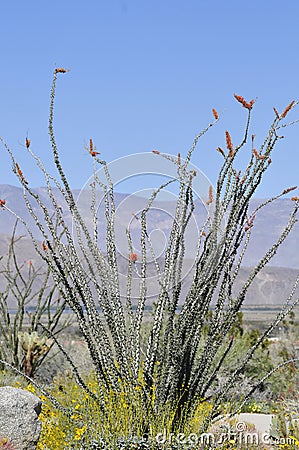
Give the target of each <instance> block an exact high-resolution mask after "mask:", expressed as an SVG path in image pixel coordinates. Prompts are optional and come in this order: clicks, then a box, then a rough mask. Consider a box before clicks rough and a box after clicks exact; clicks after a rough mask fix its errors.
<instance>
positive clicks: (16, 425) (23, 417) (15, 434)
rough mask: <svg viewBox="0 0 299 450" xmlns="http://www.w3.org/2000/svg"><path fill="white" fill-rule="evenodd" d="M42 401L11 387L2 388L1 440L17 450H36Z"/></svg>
mask: <svg viewBox="0 0 299 450" xmlns="http://www.w3.org/2000/svg"><path fill="white" fill-rule="evenodd" d="M41 404H42V403H41V400H40V399H39V398H38V397H36V396H35V395H34V394H32V393H31V392H28V391H24V390H22V389H17V388H14V387H10V386H5V387H1V388H0V438H1V437H2V438H6V439H8V441H9V442H10V443H11V444H12V445H13V446H14V448H15V449H16V450H35V449H36V445H37V442H38V439H39V436H40V432H41V422H40V421H39V419H38V416H39V414H40V411H41Z"/></svg>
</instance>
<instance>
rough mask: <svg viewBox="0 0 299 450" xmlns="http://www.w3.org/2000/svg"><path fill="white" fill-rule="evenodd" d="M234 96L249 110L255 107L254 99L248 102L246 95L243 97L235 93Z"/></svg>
mask: <svg viewBox="0 0 299 450" xmlns="http://www.w3.org/2000/svg"><path fill="white" fill-rule="evenodd" d="M234 97H235V99H236V100H237V101H238V102H239V103H241V105H242V106H243V107H244V108H246V109H249V110H250V109H252V107H253V105H254V103H255V101H254V100H250V102H246V100H245V99H244V97H242V95H237V94H234Z"/></svg>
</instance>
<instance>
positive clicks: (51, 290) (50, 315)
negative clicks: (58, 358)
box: [0, 222, 70, 377]
mask: <svg viewBox="0 0 299 450" xmlns="http://www.w3.org/2000/svg"><path fill="white" fill-rule="evenodd" d="M23 237H24V236H17V222H16V223H15V226H14V228H13V232H12V236H11V238H10V242H9V245H8V249H7V250H8V251H7V255H6V256H5V257H3V258H2V260H1V264H0V274H1V276H2V278H3V281H4V285H5V290H4V292H0V314H1V318H0V340H1V347H0V359H2V360H5V361H6V362H8V363H9V364H11V365H12V366H13V367H15V368H16V369H18V370H21V371H23V372H24V373H25V374H26V375H29V376H30V377H32V376H34V374H35V372H36V370H37V369H38V367H39V366H40V365H41V364H42V362H43V361H44V359H45V357H46V356H47V354H48V353H49V351H50V349H51V348H52V346H53V343H54V341H52V342H50V341H49V342H48V343H47V342H46V341H47V337H46V336H47V333H46V332H45V330H44V329H43V328H41V326H40V322H42V324H43V325H44V326H45V328H46V329H47V330H49V331H51V333H53V334H55V335H56V334H58V333H61V332H62V331H63V330H64V329H65V328H66V327H67V326H68V325H69V324H70V320H69V318H67V316H65V318H63V313H64V311H65V306H66V302H65V300H64V299H62V298H61V297H60V296H59V295H57V288H56V286H55V285H54V284H53V282H51V272H50V270H49V268H48V267H35V264H34V263H33V261H31V260H27V261H25V262H24V258H23V257H22V258H20V255H19V253H20V252H17V251H16V246H17V245H18V243H20V241H21V240H22V239H23ZM31 341H32V342H31Z"/></svg>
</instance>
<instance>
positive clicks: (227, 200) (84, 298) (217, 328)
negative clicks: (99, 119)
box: [1, 68, 299, 433]
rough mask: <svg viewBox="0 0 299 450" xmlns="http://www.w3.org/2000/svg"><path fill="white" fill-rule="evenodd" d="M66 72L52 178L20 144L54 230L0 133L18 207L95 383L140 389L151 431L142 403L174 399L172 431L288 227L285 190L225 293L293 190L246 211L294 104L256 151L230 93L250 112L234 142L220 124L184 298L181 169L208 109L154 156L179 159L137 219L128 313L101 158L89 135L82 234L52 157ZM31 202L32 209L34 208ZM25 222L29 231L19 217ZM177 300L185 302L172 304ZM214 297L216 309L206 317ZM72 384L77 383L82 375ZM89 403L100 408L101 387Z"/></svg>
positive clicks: (187, 176) (211, 371) (187, 189)
mask: <svg viewBox="0 0 299 450" xmlns="http://www.w3.org/2000/svg"><path fill="white" fill-rule="evenodd" d="M65 72H67V70H66V69H64V68H57V69H55V71H54V77H53V84H52V91H51V102H50V115H49V135H50V141H51V145H52V151H53V157H54V162H55V165H56V168H57V170H58V173H59V177H60V178H59V180H58V179H56V178H54V177H53V176H52V175H51V174H49V172H48V171H47V169H46V167H45V166H44V164H43V162H42V161H41V159H40V158H39V157H38V156H37V155H36V154H35V153H34V152H33V150H32V148H31V143H30V141H29V139H28V138H27V139H26V147H27V150H28V152H29V153H30V155H31V156H32V157H33V158H34V159H35V160H36V162H37V165H38V167H39V168H40V170H41V171H42V173H43V175H44V177H45V183H46V186H47V190H48V195H49V199H50V201H51V204H52V208H53V209H54V211H55V220H56V221H57V223H59V229H58V230H57V229H56V228H55V226H54V225H55V224H54V218H53V216H52V215H51V214H50V212H49V210H48V208H47V207H46V206H45V204H44V203H43V201H42V199H41V198H40V196H39V195H38V194H37V193H36V192H35V191H34V189H33V188H32V187H31V186H30V182H29V179H27V175H26V176H25V175H24V174H23V172H22V170H21V168H20V166H19V164H18V162H17V160H16V158H15V156H14V153H13V152H12V151H11V150H10V148H9V147H8V145H7V144H6V143H5V142H4V141H3V140H2V143H3V144H4V147H5V148H6V150H7V151H8V153H9V155H10V157H11V160H12V164H13V170H14V172H15V174H16V175H17V177H18V179H19V181H20V183H21V185H22V186H23V188H24V198H25V202H26V206H27V208H28V211H29V213H30V214H31V216H32V217H33V218H34V220H35V224H36V226H37V228H38V229H39V231H40V233H41V236H42V240H43V242H42V244H41V243H40V241H38V240H37V239H36V238H35V237H34V234H33V232H32V230H31V229H30V228H28V227H27V229H28V233H29V235H30V236H31V238H32V241H33V243H34V246H35V249H36V251H37V253H38V254H39V255H40V256H41V258H42V259H43V260H44V261H45V262H46V263H47V265H48V267H49V270H50V271H51V274H52V276H53V279H54V280H55V282H56V284H57V287H58V289H59V291H60V294H61V296H62V298H64V299H65V301H66V302H67V303H68V305H69V306H70V307H71V308H72V310H73V312H74V313H75V315H76V317H77V320H78V324H79V327H80V330H81V333H82V336H83V337H84V339H85V340H86V343H87V345H88V350H89V353H90V356H91V359H92V361H93V364H94V367H95V371H96V374H97V377H98V380H99V384H100V385H101V386H103V384H105V385H106V386H107V389H113V391H114V392H120V391H123V390H127V391H128V394H130V395H134V390H135V389H136V387H138V386H139V387H140V388H141V389H142V390H143V399H144V432H145V433H146V432H148V431H149V429H150V423H148V420H149V419H148V417H150V415H149V412H150V410H154V411H155V412H158V411H159V409H160V408H164V407H165V404H169V403H170V404H172V405H173V408H174V410H175V414H172V416H171V417H170V418H169V420H170V422H172V428H173V430H175V429H176V430H178V429H179V428H180V426H182V424H183V423H184V420H185V419H186V418H187V417H189V416H190V415H192V413H193V411H194V408H195V407H196V405H197V404H198V402H199V401H202V400H203V399H205V398H207V396H209V395H210V394H209V393H210V392H212V390H211V388H212V387H213V385H214V384H215V383H216V382H217V376H218V374H220V373H221V370H222V367H223V364H224V362H225V359H226V356H227V355H228V354H229V352H230V349H231V348H232V346H233V336H231V329H232V327H233V325H234V323H235V321H236V320H237V317H238V312H239V311H240V308H241V307H242V304H243V302H244V299H245V296H246V292H247V290H248V288H249V287H250V285H251V284H252V282H253V280H254V279H255V277H256V275H257V274H258V273H259V272H260V271H261V269H262V268H263V267H264V266H265V265H266V264H267V263H269V261H270V260H271V258H272V257H273V256H274V255H275V253H276V252H277V250H278V248H279V246H280V245H281V244H282V243H283V242H284V240H285V239H286V238H287V236H288V234H289V233H290V232H291V230H292V228H293V227H294V224H295V222H296V214H297V211H298V207H299V197H295V196H294V197H292V200H293V208H292V209H291V211H290V216H289V220H288V222H287V223H286V225H285V228H284V230H283V231H282V233H281V236H280V237H279V239H278V240H277V241H276V242H275V243H274V244H273V245H272V247H271V248H269V250H268V251H267V252H266V254H265V255H264V257H263V258H262V259H261V260H260V261H259V262H258V264H257V265H256V266H255V267H254V268H253V269H252V271H251V273H250V275H249V277H248V279H247V280H246V281H245V282H244V284H243V286H242V287H241V289H240V290H239V292H237V293H235V292H233V287H234V286H235V281H236V277H237V275H238V273H239V269H240V267H241V263H242V260H243V258H244V255H245V253H246V250H247V247H248V243H249V241H250V237H251V231H252V228H253V227H254V220H255V217H256V215H257V214H260V212H261V210H262V209H263V208H264V207H265V206H266V205H267V204H269V203H271V202H274V201H275V200H276V199H278V198H280V197H282V196H283V195H286V194H288V193H289V192H291V191H292V190H294V189H295V188H294V187H292V188H287V189H285V190H284V191H283V192H282V193H280V194H278V195H277V196H275V197H273V198H271V199H269V200H267V201H265V202H264V203H263V204H261V205H260V206H259V207H258V208H256V210H255V211H251V212H250V200H251V199H252V197H253V195H254V194H255V192H256V189H257V187H258V186H259V184H260V183H261V182H262V178H263V175H264V174H265V172H266V171H267V169H268V168H269V166H270V163H271V154H272V151H273V149H274V147H275V145H276V144H277V141H278V140H279V139H280V135H279V133H280V130H281V128H282V127H285V126H286V124H284V122H283V121H284V119H285V117H286V116H287V114H288V112H289V111H290V109H292V108H293V107H294V106H295V105H296V104H295V102H291V103H290V104H289V105H288V106H287V107H286V108H285V110H284V111H283V112H282V113H281V114H279V113H278V112H277V111H276V110H275V117H274V120H273V122H272V124H271V126H270V128H269V132H268V134H267V135H266V137H265V139H264V142H263V143H262V145H261V147H260V149H259V150H257V149H256V147H255V139H254V135H252V137H251V139H249V137H248V136H249V127H250V118H251V113H252V108H253V104H254V101H253V100H252V101H250V102H247V101H246V100H245V99H244V98H243V97H241V96H239V95H235V99H236V100H237V101H238V102H239V103H240V104H241V106H242V107H243V108H244V110H245V112H246V113H247V121H246V125H245V132H244V137H243V139H242V142H241V143H240V144H239V145H237V146H235V145H233V143H232V138H231V136H230V133H229V132H228V131H226V133H225V141H226V150H223V149H222V148H220V147H218V149H217V150H218V152H219V153H220V157H221V158H223V163H222V166H221V169H220V172H219V177H218V181H217V186H216V189H215V192H214V191H213V189H212V187H211V188H210V189H209V192H207V197H206V205H207V206H209V210H210V213H209V217H208V219H207V221H206V223H205V225H204V226H203V228H202V229H201V231H200V234H199V236H195V237H194V246H195V247H196V248H197V254H196V257H195V260H194V270H193V274H192V281H191V284H190V287H189V290H188V292H187V295H186V296H185V298H183V299H182V298H181V297H182V272H183V261H184V257H185V244H186V242H185V235H186V230H187V227H188V224H189V222H190V219H191V217H192V214H193V212H194V208H195V203H194V198H193V190H192V185H193V182H194V178H195V177H196V172H195V171H194V170H193V169H190V160H191V157H192V154H193V152H194V151H195V149H196V145H197V142H198V140H199V139H200V138H201V137H202V136H203V135H204V134H206V133H207V132H208V130H209V129H210V128H211V127H213V126H214V125H215V124H216V123H217V122H218V120H219V116H218V113H217V111H216V110H214V109H213V111H212V112H213V116H214V119H213V121H212V122H211V123H210V124H209V125H208V126H207V127H206V128H205V129H204V130H203V131H202V132H201V133H200V134H199V135H198V136H196V138H195V139H194V142H193V145H192V146H191V149H190V150H189V152H188V153H187V155H186V157H185V158H184V159H183V158H181V155H180V154H179V155H178V156H177V157H173V156H169V155H167V154H163V153H160V152H159V151H156V150H155V151H154V153H156V154H157V158H159V157H160V158H161V157H162V158H167V159H170V160H171V161H172V162H173V164H175V165H176V168H177V178H176V179H174V180H170V181H169V182H167V183H165V184H164V185H162V186H160V187H157V189H155V190H154V191H153V193H152V196H151V197H150V199H149V201H148V204H147V206H146V207H145V208H144V209H143V210H142V212H141V214H140V217H139V221H140V224H141V236H140V248H141V256H140V261H138V263H139V269H138V275H139V288H140V289H139V296H138V300H137V305H136V308H135V307H134V305H133V300H132V279H133V274H134V271H135V267H136V264H137V254H136V253H134V251H133V245H132V236H131V234H130V230H127V238H128V259H127V265H128V271H127V295H126V299H125V302H123V301H122V296H121V290H120V277H119V266H118V264H119V262H118V255H117V246H116V236H115V211H116V207H115V198H114V185H113V180H112V178H111V175H110V173H109V169H108V165H107V163H106V161H105V160H104V159H101V158H100V155H99V153H98V152H97V151H96V149H95V147H94V144H93V141H92V139H90V143H89V147H88V149H87V150H88V152H89V154H90V158H91V159H92V160H93V170H94V176H93V182H92V183H91V204H90V216H91V219H92V220H91V222H92V224H93V229H92V231H91V232H90V231H89V228H88V226H87V224H86V221H85V220H84V218H83V217H82V215H81V214H80V211H79V208H78V206H77V204H76V200H75V198H74V195H73V192H72V190H71V188H70V185H69V181H68V179H67V177H66V175H65V172H64V169H63V167H62V165H61V162H60V156H59V151H58V147H57V143H56V139H55V133H54V101H55V90H56V82H57V76H58V75H59V74H61V73H65ZM248 140H249V141H250V142H249V144H248ZM248 147H249V148H248ZM241 150H244V152H247V153H248V155H249V156H248V163H247V165H246V166H245V167H244V169H243V170H242V171H240V172H239V171H238V170H237V169H236V168H235V166H236V161H237V158H238V155H239V153H240V151H241ZM157 164H158V163H157ZM99 167H100V168H102V169H103V170H104V173H105V176H106V181H105V182H103V181H102V180H100V179H99V177H98V172H97V171H98V168H99ZM172 182H176V183H177V184H178V192H179V193H178V196H177V201H176V210H175V214H174V218H173V221H172V226H171V229H170V234H169V239H168V241H167V244H166V249H165V252H164V258H163V261H162V262H161V260H160V261H158V260H157V258H155V252H154V248H153V246H152V243H151V240H150V235H149V233H148V229H147V217H148V214H149V212H150V210H151V208H152V206H153V204H154V202H155V200H156V198H157V196H158V195H159V193H160V192H161V191H162V190H163V189H164V188H165V187H166V186H167V185H168V184H169V183H172ZM97 188H100V189H101V190H102V191H103V192H104V200H105V220H106V248H105V251H103V250H101V248H100V246H99V242H98V233H99V230H98V221H97V210H96V193H97V191H96V190H97ZM54 189H58V191H59V192H60V193H61V194H62V196H63V197H64V199H65V207H64V208H67V212H68V213H69V214H70V215H71V217H72V220H73V232H72V230H71V229H70V228H69V227H68V225H67V223H66V221H65V216H64V214H63V213H62V211H61V208H60V205H59V204H58V202H57V199H56V195H55V192H54ZM1 206H2V208H3V209H9V205H7V204H6V202H5V199H2V204H1ZM37 209H39V211H40V213H41V214H39V215H38V214H37V213H36V211H37ZM19 220H22V219H21V218H20V219H19ZM22 222H23V224H24V225H25V226H26V223H25V222H24V220H22ZM60 232H63V233H64V239H61V238H60ZM148 248H149V249H150V253H151V255H152V256H153V257H154V262H155V269H156V272H157V277H158V282H159V293H158V295H157V298H156V301H155V310H154V313H153V320H152V323H151V325H150V327H151V328H150V333H149V337H148V340H147V343H146V350H145V352H143V351H142V348H141V332H142V328H141V325H142V322H143V320H144V314H145V306H146V302H147V293H148V292H147V288H148V277H147V274H148V252H147V250H148ZM298 281H299V277H298V278H297V280H296V281H295V284H294V287H293V289H292V291H291V293H290V296H289V298H288V299H287V300H286V302H285V304H284V306H283V307H282V309H281V312H280V313H279V314H278V316H277V319H276V320H275V321H274V322H273V323H272V324H271V325H269V327H268V329H267V330H266V331H265V333H264V334H263V335H262V336H261V337H260V339H259V340H258V342H257V343H256V344H255V345H254V347H253V348H252V349H251V350H250V351H249V352H248V354H246V355H245V356H244V358H243V359H242V360H240V361H236V367H235V370H234V371H233V372H232V375H231V376H230V378H229V379H228V380H227V381H226V382H225V383H224V384H223V385H222V386H218V390H217V391H216V393H215V392H214V394H213V402H214V403H213V404H214V407H213V409H212V410H211V415H210V417H209V420H210V419H211V418H212V417H213V416H215V415H216V414H218V412H219V410H218V406H219V404H220V402H221V399H222V398H223V396H224V395H226V394H227V391H228V390H229V387H230V385H231V384H232V383H235V382H236V381H237V379H238V376H239V375H240V374H241V373H242V371H243V370H244V368H245V367H246V364H247V363H248V362H249V361H250V359H251V358H252V356H253V354H254V351H255V350H256V348H257V347H258V345H260V344H261V343H262V342H263V340H264V339H265V338H266V337H267V336H268V335H269V333H270V332H271V330H272V329H273V328H274V327H275V326H276V325H277V324H278V323H279V321H280V320H282V319H283V318H284V317H285V316H286V315H287V314H288V313H289V312H290V310H291V309H292V308H293V306H294V305H295V304H296V303H297V302H298V300H299V299H293V297H294V294H295V290H296V287H297V284H298ZM180 300H181V301H182V308H181V310H180V311H178V308H177V307H178V304H179V301H180ZM213 302H214V308H213V311H212V312H210V310H211V306H212V303H213ZM98 307H100V311H99V308H98ZM208 314H209V315H210V317H211V319H210V320H209V321H207V320H206V318H207V316H208ZM141 379H142V382H141ZM79 381H80V383H81V385H83V386H84V383H83V382H82V380H81V379H80V380H79ZM98 401H99V402H100V403H101V402H102V403H103V404H104V394H103V396H102V397H100V398H99V399H98ZM132 427H134V424H132ZM133 431H134V430H132V432H133Z"/></svg>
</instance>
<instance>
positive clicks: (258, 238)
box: [0, 185, 299, 306]
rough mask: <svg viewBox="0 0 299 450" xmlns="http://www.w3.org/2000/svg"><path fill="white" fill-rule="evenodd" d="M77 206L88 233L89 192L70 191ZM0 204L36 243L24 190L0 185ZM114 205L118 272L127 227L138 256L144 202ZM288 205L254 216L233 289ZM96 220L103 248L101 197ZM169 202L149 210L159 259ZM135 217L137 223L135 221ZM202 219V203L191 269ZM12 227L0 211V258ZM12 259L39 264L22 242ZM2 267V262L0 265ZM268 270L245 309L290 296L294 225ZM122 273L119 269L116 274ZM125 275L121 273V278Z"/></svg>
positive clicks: (298, 237)
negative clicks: (25, 225)
mask: <svg viewBox="0 0 299 450" xmlns="http://www.w3.org/2000/svg"><path fill="white" fill-rule="evenodd" d="M35 192H36V193H37V194H38V195H39V197H40V198H41V199H42V201H43V202H44V203H45V205H46V207H47V208H48V209H49V211H50V213H51V211H52V207H51V202H50V200H49V196H48V193H47V189H46V188H37V189H35ZM73 193H74V196H75V198H76V199H77V203H78V205H79V208H80V211H81V214H82V216H83V217H84V219H85V221H86V223H87V224H88V226H89V227H92V223H93V222H92V215H91V213H90V206H89V205H90V192H89V191H83V192H81V191H79V190H77V191H73ZM54 195H55V198H56V201H57V203H58V204H59V205H61V207H62V209H63V212H64V218H65V220H66V222H67V223H68V226H69V227H72V217H71V214H70V212H69V211H68V210H67V208H66V207H65V204H64V200H63V197H62V195H61V193H60V192H59V191H58V190H55V191H54ZM0 199H4V200H5V201H6V205H7V207H8V208H9V209H11V210H12V211H14V212H15V213H16V214H17V215H18V216H20V217H22V218H24V220H25V221H26V223H28V225H29V227H30V229H31V230H32V231H33V233H34V235H35V237H36V238H37V239H40V240H42V238H41V236H40V235H39V232H38V229H37V227H36V226H35V222H34V220H33V218H32V217H31V216H30V214H29V213H28V210H27V207H26V205H25V202H24V198H23V190H22V189H21V188H18V187H15V186H10V185H0ZM115 202H116V206H117V208H116V216H115V228H116V235H117V239H116V244H117V249H118V252H119V254H120V267H121V266H122V265H124V261H123V262H121V259H123V258H121V257H122V256H125V257H127V255H128V244H127V238H126V232H125V230H126V228H127V227H130V230H131V233H132V239H133V245H134V246H135V248H136V252H138V241H139V236H140V222H139V221H138V219H137V218H136V217H138V216H140V212H141V210H142V208H144V206H145V205H146V203H147V200H146V199H144V198H142V197H136V196H134V195H126V194H118V193H116V194H115ZM261 202H262V200H259V199H253V200H252V202H251V210H252V211H253V210H254V209H255V208H256V207H257V206H258V205H259V204H260V203H261ZM292 206H293V204H292V202H291V200H288V199H279V200H277V201H275V202H274V203H271V204H270V205H267V206H266V207H265V208H263V209H262V210H261V211H259V213H258V214H257V217H256V219H255V221H254V227H253V231H252V239H251V242H250V245H249V247H248V251H247V254H246V256H245V258H244V261H243V267H242V269H241V271H240V276H239V279H238V282H237V287H238V286H240V283H241V282H242V280H243V281H244V279H245V277H246V275H248V273H249V271H250V267H253V266H254V265H256V263H257V262H258V260H259V259H260V258H261V257H262V256H263V255H264V254H265V252H266V251H267V250H268V249H269V247H271V245H272V244H273V243H274V242H275V241H276V240H277V239H278V237H279V235H280V233H281V231H282V230H283V228H284V226H285V225H286V223H287V220H288V217H289V213H290V211H291V209H292ZM96 208H97V216H98V223H99V241H100V242H103V248H104V243H105V239H106V237H105V229H106V228H105V220H104V202H103V199H102V198H101V196H99V197H98V198H97V200H96ZM174 208H175V202H174V201H155V202H154V205H153V210H152V212H151V213H150V214H149V220H148V231H149V233H151V238H152V242H153V246H154V248H155V252H156V254H157V255H158V256H160V257H161V258H162V257H163V249H164V245H165V240H166V239H167V237H168V232H169V228H170V225H171V223H172V216H173V214H174ZM33 210H34V212H36V213H37V214H38V208H37V206H36V205H35V204H34V202H33ZM134 215H135V216H136V217H134ZM205 218H206V210H205V208H204V206H203V205H202V203H201V202H199V201H197V202H196V208H195V212H194V217H193V219H192V220H191V223H190V227H189V229H188V231H187V233H186V247H187V250H186V264H187V266H188V265H189V266H190V267H191V265H192V258H193V252H194V249H195V245H194V240H195V239H197V236H198V233H199V229H200V228H201V226H202V224H203V223H204V221H205ZM14 223H15V217H14V216H13V215H12V214H10V213H9V211H6V210H2V209H0V255H4V256H5V254H6V252H7V248H8V244H9V239H10V236H11V232H12V229H13V226H14ZM17 234H18V235H22V234H24V235H26V230H25V228H24V226H23V225H21V224H19V225H18V231H17ZM17 253H18V255H19V257H20V258H21V260H27V261H29V260H32V261H33V262H36V263H38V257H37V255H36V253H35V250H34V248H33V245H32V243H31V240H30V239H29V238H28V237H24V238H23V239H21V240H20V241H19V242H18V246H17ZM0 264H1V262H0ZM270 264H271V265H270V266H267V267H266V268H265V269H264V270H263V271H262V272H261V274H259V275H258V277H257V279H256V280H255V282H254V283H253V286H252V287H251V289H250V291H249V292H248V295H247V298H246V304H248V305H259V306H261V305H265V306H266V305H268V306H271V305H278V304H281V303H282V302H283V301H284V299H285V298H286V296H287V295H288V293H289V290H290V288H291V285H292V281H293V280H294V279H295V277H296V275H297V273H298V270H299V226H298V224H296V225H295V227H294V229H293V231H292V233H291V234H290V236H289V237H288V238H287V240H286V242H285V243H284V244H283V246H282V247H281V249H280V250H279V252H278V253H277V255H275V257H274V258H273V259H272V260H271V263H270ZM121 270H122V271H123V269H121ZM123 273H125V269H124V272H123ZM188 281H190V279H189V275H188V274H187V275H186V279H185V285H184V287H183V291H186V290H187V287H188ZM4 283H5V281H4V279H3V277H2V278H1V276H0V291H3V287H4Z"/></svg>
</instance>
